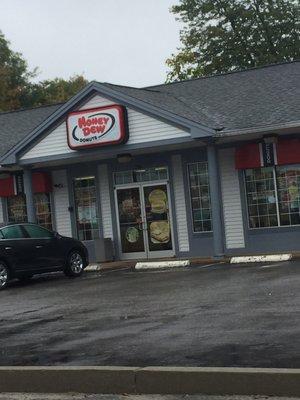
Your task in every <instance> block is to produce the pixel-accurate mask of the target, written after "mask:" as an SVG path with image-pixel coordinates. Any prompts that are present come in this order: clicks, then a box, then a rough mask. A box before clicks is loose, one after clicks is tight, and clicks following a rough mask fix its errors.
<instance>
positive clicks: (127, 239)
mask: <svg viewBox="0 0 300 400" xmlns="http://www.w3.org/2000/svg"><path fill="white" fill-rule="evenodd" d="M299 82H300V63H299V62H292V63H286V64H278V65H273V66H268V67H264V68H258V69H252V70H248V71H243V72H236V73H231V74H224V75H219V76H214V77H207V78H200V79H195V80H190V81H184V82H178V83H173V84H166V85H159V86H155V87H149V88H143V89H136V88H130V87H124V86H117V85H111V84H105V83H98V82H92V83H90V84H89V85H88V86H87V87H86V88H85V89H83V90H82V91H81V92H79V93H78V94H77V95H76V96H74V97H73V98H72V99H70V100H69V101H68V102H67V103H64V104H58V105H53V106H46V107H40V108H35V109H30V110H19V111H14V112H8V113H0V138H1V143H0V153H1V157H0V164H1V169H0V197H1V202H0V220H1V221H4V222H23V221H29V222H37V223H39V224H40V225H42V226H44V227H45V228H48V229H53V230H56V231H58V232H59V233H60V234H62V235H66V236H73V237H77V238H78V239H80V240H82V241H84V242H85V243H86V245H87V247H88V249H89V252H90V256H91V260H92V261H103V260H111V259H147V258H149V259H151V258H159V259H161V258H164V257H168V258H169V257H202V256H214V257H221V256H223V255H237V254H258V253H272V252H282V251H297V250H300V245H299V243H300V240H299V239H300V111H299V104H300V90H299V86H300V85H299Z"/></svg>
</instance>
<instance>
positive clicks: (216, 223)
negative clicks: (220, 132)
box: [207, 144, 224, 258]
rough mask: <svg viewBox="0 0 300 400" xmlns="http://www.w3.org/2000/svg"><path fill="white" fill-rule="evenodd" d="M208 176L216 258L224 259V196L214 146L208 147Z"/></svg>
mask: <svg viewBox="0 0 300 400" xmlns="http://www.w3.org/2000/svg"><path fill="white" fill-rule="evenodd" d="M207 160H208V175H209V185H210V197H211V212H212V229H213V245H214V258H222V257H223V255H224V244H223V220H222V210H221V204H222V196H221V191H220V184H219V165H218V154H217V148H216V146H215V145H214V144H209V145H208V146H207Z"/></svg>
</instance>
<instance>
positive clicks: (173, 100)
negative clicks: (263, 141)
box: [0, 61, 300, 155]
mask: <svg viewBox="0 0 300 400" xmlns="http://www.w3.org/2000/svg"><path fill="white" fill-rule="evenodd" d="M102 85H104V86H106V87H108V88H110V89H113V90H114V91H115V92H117V93H118V92H119V93H121V94H125V95H126V96H130V97H132V98H134V99H136V100H140V101H142V102H144V103H147V104H151V105H152V106H156V107H158V108H161V109H164V110H166V111H168V112H170V113H173V114H175V115H179V116H181V117H183V118H186V119H188V120H191V121H193V122H196V123H199V124H201V125H204V126H207V127H209V128H212V129H215V130H222V132H223V133H225V134H226V132H230V131H234V130H237V129H246V128H249V129H250V128H255V127H262V126H272V125H277V124H287V123H290V122H295V121H297V122H298V121H300V109H299V105H300V61H294V62H290V63H283V64H275V65H269V66H266V67H261V68H253V69H250V70H244V71H239V72H232V73H227V74H221V75H214V76H208V77H202V78H197V79H191V80H187V81H181V82H175V83H170V84H162V85H157V86H151V87H146V88H133V87H128V86H120V85H113V84H110V83H102ZM60 106H61V104H55V105H51V106H44V107H38V108H33V109H28V110H18V111H14V112H4V113H0V155H4V154H5V153H6V152H7V151H8V150H9V149H11V148H12V147H14V146H15V145H16V144H17V143H18V142H19V141H20V140H21V139H23V138H24V137H25V136H27V135H29V134H30V132H31V131H32V130H33V129H34V128H35V127H37V126H38V125H39V124H40V123H41V122H43V121H44V120H45V119H46V118H47V117H49V116H50V115H51V114H52V113H53V112H55V111H56V110H57V109H58V108H59V107H60Z"/></svg>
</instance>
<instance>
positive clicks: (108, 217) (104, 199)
mask: <svg viewBox="0 0 300 400" xmlns="http://www.w3.org/2000/svg"><path fill="white" fill-rule="evenodd" d="M98 176H99V189H100V207H101V216H102V229H103V237H104V238H111V239H113V223H112V210H111V203H110V190H109V181H108V167H107V165H106V164H102V165H99V166H98Z"/></svg>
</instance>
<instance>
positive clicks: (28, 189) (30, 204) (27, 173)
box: [24, 168, 36, 223]
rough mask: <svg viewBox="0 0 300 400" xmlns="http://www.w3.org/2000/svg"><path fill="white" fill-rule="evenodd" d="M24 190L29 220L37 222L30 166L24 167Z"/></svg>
mask: <svg viewBox="0 0 300 400" xmlns="http://www.w3.org/2000/svg"><path fill="white" fill-rule="evenodd" d="M24 192H25V195H26V208H27V218H28V222H33V223H36V213H35V206H34V199H33V190H32V171H31V169H29V168H26V169H24Z"/></svg>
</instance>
